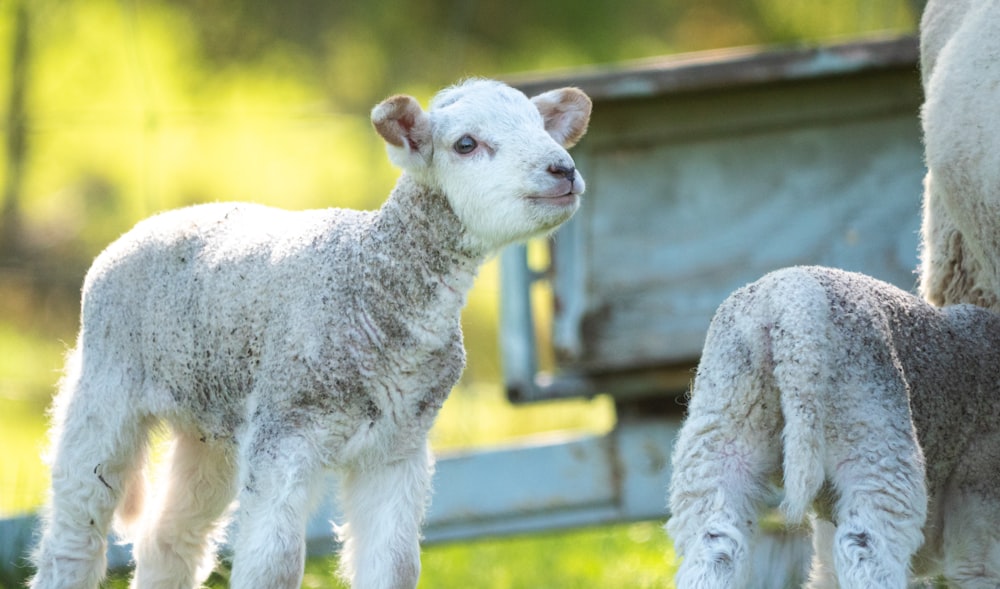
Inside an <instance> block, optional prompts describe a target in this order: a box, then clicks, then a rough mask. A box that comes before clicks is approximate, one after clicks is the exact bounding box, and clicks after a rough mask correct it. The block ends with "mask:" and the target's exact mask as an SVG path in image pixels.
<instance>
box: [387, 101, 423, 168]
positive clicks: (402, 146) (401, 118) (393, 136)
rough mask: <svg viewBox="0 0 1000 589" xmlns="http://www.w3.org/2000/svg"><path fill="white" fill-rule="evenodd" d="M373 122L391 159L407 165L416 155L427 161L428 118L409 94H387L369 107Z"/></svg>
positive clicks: (408, 166) (409, 164)
mask: <svg viewBox="0 0 1000 589" xmlns="http://www.w3.org/2000/svg"><path fill="white" fill-rule="evenodd" d="M372 124H373V125H375V130H376V131H378V134H379V135H381V136H382V139H384V140H385V142H386V144H388V148H389V157H390V159H392V161H393V162H394V163H396V164H397V165H399V166H401V167H403V168H410V167H412V165H413V164H414V163H415V161H414V160H415V158H419V161H420V162H421V163H426V162H427V161H428V160H429V159H430V156H431V152H432V145H431V120H430V117H428V116H427V113H426V112H424V110H423V109H422V108H420V103H418V102H417V99H416V98H413V97H412V96H404V95H397V96H393V97H391V98H387V99H385V100H383V101H382V102H380V103H379V104H377V105H376V106H375V108H373V109H372Z"/></svg>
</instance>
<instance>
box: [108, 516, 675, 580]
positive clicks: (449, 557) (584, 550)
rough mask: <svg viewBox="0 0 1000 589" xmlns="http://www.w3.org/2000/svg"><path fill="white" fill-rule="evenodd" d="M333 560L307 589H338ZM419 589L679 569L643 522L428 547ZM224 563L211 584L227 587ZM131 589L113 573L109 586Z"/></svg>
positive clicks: (312, 571)
mask: <svg viewBox="0 0 1000 589" xmlns="http://www.w3.org/2000/svg"><path fill="white" fill-rule="evenodd" d="M335 563H336V561H335V559H334V558H328V559H327V558H315V559H310V560H309V561H308V562H307V563H306V573H305V578H304V579H303V583H302V587H303V588H305V589H341V588H343V587H345V586H344V585H342V584H341V583H339V581H338V580H337V579H336V577H335V576H334V575H333V574H332V572H331V571H332V570H333V568H334V567H335V566H336V564H335ZM422 567H423V570H422V573H421V576H420V583H419V585H418V589H431V588H452V587H476V588H483V589H522V588H523V589H528V588H531V589H535V588H538V587H546V588H549V589H576V588H581V589H582V588H587V589H590V588H592V587H614V588H615V589H646V588H650V589H651V588H654V587H655V588H656V589H663V588H665V587H672V586H673V585H672V580H671V579H672V577H673V573H674V570H675V565H674V554H673V551H672V549H671V547H670V543H669V541H668V540H667V538H666V535H665V534H664V533H663V531H662V529H661V528H660V525H659V524H658V523H656V522H640V523H632V524H624V525H616V526H609V527H601V528H589V529H584V530H576V531H571V532H563V533H550V534H536V535H532V536H518V537H512V538H496V539H487V540H481V541H476V542H464V543H461V544H445V545H439V546H432V547H429V548H425V549H424V552H423V557H422ZM227 577H228V570H227V568H226V566H225V565H222V566H220V571H219V572H218V573H216V574H214V575H213V576H212V578H211V579H210V580H209V583H208V586H209V587H212V588H213V589H214V588H216V587H218V588H224V587H225V586H226V579H227ZM109 586H110V587H112V588H113V589H126V588H127V587H128V579H127V576H126V575H124V574H120V575H115V576H113V577H112V579H111V583H110V584H109Z"/></svg>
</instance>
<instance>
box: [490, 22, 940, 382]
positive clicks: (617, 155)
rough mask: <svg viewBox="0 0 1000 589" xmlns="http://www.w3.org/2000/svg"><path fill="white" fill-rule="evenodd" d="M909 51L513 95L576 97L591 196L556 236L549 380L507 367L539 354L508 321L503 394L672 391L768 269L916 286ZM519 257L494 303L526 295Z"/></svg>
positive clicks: (914, 81) (508, 263)
mask: <svg viewBox="0 0 1000 589" xmlns="http://www.w3.org/2000/svg"><path fill="white" fill-rule="evenodd" d="M916 53H917V47H916V41H915V40H914V39H912V38H906V39H891V40H884V41H875V42H865V43H855V44H849V45H842V46H836V47H825V48H816V49H804V50H796V51H790V52H779V53H765V54H755V53H752V52H748V51H741V52H739V53H737V54H736V55H732V56H729V57H727V58H724V59H721V58H719V56H718V54H716V55H715V56H714V58H713V59H705V58H703V57H698V58H692V59H685V60H682V61H680V62H679V63H677V62H653V63H646V64H644V65H643V66H642V67H640V68H638V69H635V70H624V71H614V72H599V73H596V74H595V73H591V74H586V75H582V76H579V77H568V78H562V79H554V80H553V79H547V80H545V81H543V82H539V83H528V84H523V87H524V88H525V90H526V91H527V92H528V93H535V92H538V91H542V90H545V89H548V88H551V87H558V86H561V85H567V84H572V85H577V86H579V87H581V88H583V89H584V90H586V91H587V92H588V93H589V94H590V95H591V96H592V98H593V99H594V115H593V119H592V121H591V127H590V130H589V131H588V134H587V136H586V137H585V138H584V140H583V141H582V142H581V143H580V145H578V146H577V147H576V148H575V150H574V152H573V154H574V157H575V158H576V160H577V163H578V165H579V167H580V169H581V171H582V173H583V175H584V177H585V178H586V179H587V183H588V190H587V193H586V194H585V195H584V197H583V204H582V206H581V208H580V211H579V212H578V213H577V215H576V216H575V217H574V219H573V220H572V221H571V222H570V223H569V224H567V226H565V227H564V228H563V229H561V230H560V231H559V232H558V233H557V235H556V237H555V239H554V240H553V241H552V242H551V243H552V246H551V254H552V258H553V259H554V260H555V266H554V268H553V270H552V272H551V273H550V274H551V275H552V278H551V284H552V290H553V301H552V304H553V307H554V309H553V316H554V321H553V325H552V326H551V341H552V342H553V346H554V350H553V352H554V355H555V357H556V358H557V359H558V361H557V366H556V370H555V371H554V372H553V373H552V374H540V373H539V372H538V370H537V362H536V360H535V359H534V358H532V357H518V356H516V355H515V354H525V355H527V354H534V353H535V352H534V350H535V346H536V345H537V344H536V343H535V342H534V341H533V340H534V334H535V333H536V332H537V331H536V327H535V325H534V320H533V319H531V318H525V317H524V316H523V314H518V315H516V316H514V315H511V316H502V317H501V334H502V338H503V340H504V342H505V344H504V345H503V347H502V349H503V351H504V353H505V356H504V363H505V365H506V366H507V367H508V368H507V369H506V370H505V376H506V377H507V387H508V391H509V394H510V397H511V399H512V400H515V401H532V400H543V399H550V398H558V397H566V396H590V395H593V394H596V393H600V392H607V393H610V394H612V395H614V396H615V397H616V398H619V399H621V400H626V399H630V398H634V397H637V396H638V397H641V396H649V395H677V394H679V393H682V392H683V391H684V390H685V389H686V388H687V386H688V384H689V380H690V374H691V369H692V368H693V367H694V365H695V364H696V363H697V360H698V356H699V354H700V351H701V346H702V344H703V342H704V335H705V332H706V331H707V328H708V324H709V322H710V320H711V317H712V315H713V313H714V311H715V309H716V307H717V306H718V305H719V304H720V303H721V302H722V300H723V299H724V298H725V297H726V296H727V295H728V294H729V293H730V292H732V291H733V290H735V289H736V288H739V287H740V286H742V285H744V284H746V283H748V282H751V281H753V280H756V279H757V278H759V277H760V276H762V275H763V274H765V273H767V272H769V271H771V270H775V269H777V268H780V267H784V266H790V265H796V264H822V265H828V266H834V267H839V268H844V269H848V270H855V271H860V272H864V273H867V274H870V275H873V276H876V277H878V278H881V279H884V280H887V281H889V282H892V283H894V284H896V285H898V286H900V287H902V288H904V289H909V290H912V289H913V288H914V286H915V282H916V275H915V269H916V266H917V246H918V229H919V223H920V199H921V192H922V186H921V182H922V178H923V175H924V172H925V171H924V165H923V150H922V145H921V141H920V127H919V120H918V110H919V105H920V103H921V101H922V95H921V91H920V84H919V74H918V69H917V67H916ZM635 79H642V80H645V82H646V83H645V84H643V85H636V84H633V83H631V82H628V83H626V81H629V80H635ZM521 251H523V250H511V251H510V252H508V254H507V255H506V256H507V257H505V260H504V264H503V265H502V266H501V270H502V272H503V274H502V281H503V289H504V291H503V296H504V298H505V299H506V298H510V299H512V300H517V299H518V298H520V297H522V296H523V294H522V293H521V292H520V291H521V290H522V289H524V288H526V285H527V284H528V283H529V277H526V276H523V275H520V274H519V273H520V272H524V269H525V266H524V264H523V263H519V262H518V260H516V259H514V258H515V257H516V256H519V255H522V254H520V253H519V252H521ZM508 258H510V259H508ZM504 310H506V308H504ZM528 311H529V312H530V308H529V309H528ZM512 342H514V343H512Z"/></svg>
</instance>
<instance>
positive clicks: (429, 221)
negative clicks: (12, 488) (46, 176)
mask: <svg viewBox="0 0 1000 589" xmlns="http://www.w3.org/2000/svg"><path fill="white" fill-rule="evenodd" d="M589 114H590V101H589V99H588V98H587V97H586V96H585V95H584V94H583V93H582V92H580V91H578V90H575V89H562V90H555V91H552V92H548V93H545V94H542V95H539V96H537V97H535V98H534V99H531V100H529V99H528V98H527V97H525V96H524V95H523V94H521V93H520V92H518V91H516V90H514V89H511V88H509V87H507V86H505V85H503V84H501V83H498V82H492V81H485V80H473V81H469V82H466V83H464V84H462V85H458V86H455V87H453V88H449V89H447V90H445V91H442V92H441V93H440V94H439V95H438V96H437V97H435V99H434V101H433V102H432V107H431V109H430V110H429V111H428V112H425V111H423V110H422V109H421V108H420V106H419V105H418V104H417V102H416V101H415V100H414V99H412V98H410V97H406V96H397V97H393V98H390V99H388V100H386V101H385V102H383V103H382V104H380V105H378V106H377V107H376V108H375V109H374V110H373V113H372V120H373V123H374V125H375V128H376V130H377V131H378V132H379V134H380V135H381V136H382V137H383V138H384V139H385V140H386V142H387V145H388V149H389V155H390V158H391V159H392V160H393V161H394V162H395V163H396V164H397V165H399V166H400V167H402V168H403V170H404V173H403V175H402V176H401V178H400V180H399V182H398V183H397V185H396V187H395V188H394V190H393V192H392V194H391V195H390V197H389V199H388V200H387V201H386V203H385V204H384V205H383V206H382V207H381V208H380V209H379V210H378V211H369V212H361V211H348V210H342V209H329V210H323V211H302V212H289V211H283V210H278V209H273V208H268V207H263V206H258V205H249V204H211V205H201V206H195V207H190V208H187V209H180V210H177V211H172V212H167V213H164V214H161V215H158V216H156V217H152V218H150V219H147V220H146V221H143V222H141V223H139V224H138V225H137V226H136V227H135V228H134V229H133V230H131V231H130V232H129V233H127V234H126V235H124V236H123V237H122V238H120V239H119V240H118V241H116V242H115V243H114V244H112V245H111V246H110V247H109V248H108V249H107V250H105V251H104V252H103V253H102V254H101V255H100V256H99V257H98V258H97V260H96V261H95V263H94V265H93V266H92V268H91V270H90V271H89V272H88V275H87V278H86V280H85V284H84V289H83V303H82V319H81V329H80V334H79V338H78V342H77V346H76V348H75V350H74V352H73V353H72V355H71V356H70V358H69V361H68V364H67V371H66V375H65V377H64V379H63V382H62V385H61V390H60V392H59V395H58V396H57V399H56V402H55V406H54V411H53V413H54V415H53V429H52V438H53V439H52V444H53V446H52V494H51V500H50V507H49V509H48V513H47V515H46V518H45V526H44V532H43V535H42V538H41V540H40V543H39V547H38V548H37V550H36V553H35V555H34V562H35V564H36V566H37V568H38V571H37V574H36V576H35V577H34V579H33V580H32V585H31V586H32V587H34V588H38V589H41V588H55V587H60V588H66V587H81V588H83V587H86V588H92V587H96V586H97V585H98V583H99V582H100V579H101V578H102V577H103V575H104V569H105V560H104V559H105V556H104V552H105V548H106V545H105V538H106V537H107V534H108V532H109V528H110V524H111V520H112V515H113V514H114V513H115V511H116V510H117V516H118V517H119V520H120V521H121V523H122V526H121V527H122V528H123V529H127V530H128V531H129V532H130V535H131V537H132V539H133V540H134V554H135V558H136V572H135V575H134V577H133V582H132V584H133V587H139V588H142V589H146V588H153V587H172V588H178V587H195V586H198V585H199V584H200V583H201V582H202V581H203V580H204V578H205V577H206V576H207V574H208V573H209V572H210V570H211V567H212V565H213V564H214V552H215V547H216V544H217V542H218V540H219V537H220V530H221V529H222V526H223V524H224V522H225V520H226V512H227V510H228V509H229V506H230V505H231V503H232V502H233V500H234V498H237V497H238V508H237V509H236V512H235V516H236V519H237V524H238V525H237V535H236V538H235V542H234V551H235V553H234V564H233V575H232V579H231V585H232V586H233V587H274V588H278V587H288V588H291V587H296V588H297V587H299V586H300V584H301V578H302V567H303V560H304V555H305V537H304V532H305V523H306V520H307V517H308V515H309V511H310V509H311V506H312V503H313V501H314V499H315V498H316V497H317V496H318V494H319V493H320V491H321V489H320V488H319V487H320V483H321V482H322V480H324V477H323V476H322V475H323V472H324V471H325V470H327V469H331V468H332V469H336V470H338V471H339V472H340V479H341V487H342V488H341V494H342V502H343V505H342V507H343V510H344V512H345V516H346V518H347V525H346V526H344V528H343V529H342V531H341V534H342V538H343V540H344V542H345V548H344V554H343V557H342V563H343V564H342V573H343V575H344V576H345V578H346V579H347V580H348V581H349V582H350V583H351V586H352V587H354V588H356V589H376V588H377V589H402V588H412V587H414V586H415V585H416V582H417V578H418V576H419V569H420V562H419V534H420V525H421V522H422V518H423V514H424V511H425V504H426V502H427V497H428V492H429V486H430V476H431V471H432V459H431V457H430V454H429V450H428V448H427V432H428V430H429V429H430V427H431V425H432V423H433V421H434V418H435V416H436V414H437V411H438V409H439V408H440V407H441V404H442V403H443V402H444V400H445V398H446V397H447V395H448V393H449V392H450V390H451V387H452V386H453V385H454V384H455V382H456V381H457V380H458V378H459V376H460V374H461V371H462V369H463V367H464V361H465V353H464V349H463V344H462V334H461V328H460V324H459V319H460V312H461V309H462V307H463V305H464V303H465V299H466V293H467V292H468V290H469V288H470V287H471V285H472V282H473V279H474V277H475V275H476V272H477V269H478V267H479V265H480V264H481V263H482V262H483V261H484V260H485V259H486V258H487V257H488V256H490V255H492V254H493V253H495V252H496V251H497V250H498V249H499V248H500V247H502V246H504V245H506V244H508V243H511V242H513V241H517V240H521V239H525V238H527V237H530V236H533V235H538V234H542V233H545V232H547V231H551V230H552V229H554V228H555V227H557V226H558V225H559V224H560V223H562V222H563V221H565V220H566V219H568V218H569V217H570V216H571V215H572V214H573V212H574V211H575V209H576V207H577V206H578V202H579V194H580V193H582V191H583V181H582V178H581V177H580V176H579V174H577V173H576V171H575V168H574V165H573V160H572V159H571V158H570V156H569V155H568V153H567V152H566V148H567V147H569V146H571V145H573V144H574V143H576V141H577V140H579V138H580V137H581V136H582V135H583V134H584V132H585V130H586V126H587V121H588V119H589ZM160 421H163V422H166V423H167V424H168V425H169V426H170V428H171V432H172V434H173V436H174V440H173V445H172V449H171V454H170V457H169V459H168V460H167V468H166V471H165V472H166V475H165V477H164V478H163V481H162V482H161V484H160V485H159V488H158V489H157V491H156V493H154V494H153V499H152V500H151V501H143V495H144V494H145V492H144V487H145V482H144V475H143V464H144V462H145V454H146V445H147V436H148V434H149V430H150V428H152V427H154V426H155V425H156V424H157V423H158V422H160Z"/></svg>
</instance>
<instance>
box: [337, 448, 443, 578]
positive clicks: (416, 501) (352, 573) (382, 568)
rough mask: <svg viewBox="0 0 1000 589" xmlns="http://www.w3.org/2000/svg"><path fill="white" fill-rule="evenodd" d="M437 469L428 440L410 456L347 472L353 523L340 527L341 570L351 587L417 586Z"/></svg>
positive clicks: (345, 489)
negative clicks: (426, 516) (424, 526)
mask: <svg viewBox="0 0 1000 589" xmlns="http://www.w3.org/2000/svg"><path fill="white" fill-rule="evenodd" d="M432 473H433V460H432V458H431V453H430V449H429V448H428V447H427V444H426V442H425V443H424V445H423V446H422V447H421V448H420V449H419V450H417V451H415V452H414V453H413V454H412V455H411V456H409V457H407V458H404V459H401V460H397V461H394V462H390V463H388V464H385V465H381V466H378V467H369V468H355V469H352V470H351V471H349V472H347V473H345V474H344V476H343V478H342V480H341V501H342V504H343V505H342V507H343V510H344V514H345V516H346V517H347V522H348V523H347V525H346V526H344V527H343V528H342V530H341V539H342V540H343V542H344V549H343V552H342V554H341V575H342V576H343V577H344V578H345V579H346V580H347V581H348V582H349V583H350V584H351V588H352V589H413V588H414V587H416V585H417V579H418V578H419V576H420V526H421V524H422V523H423V519H424V511H425V509H426V506H427V497H428V493H429V491H430V481H431V475H432Z"/></svg>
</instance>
